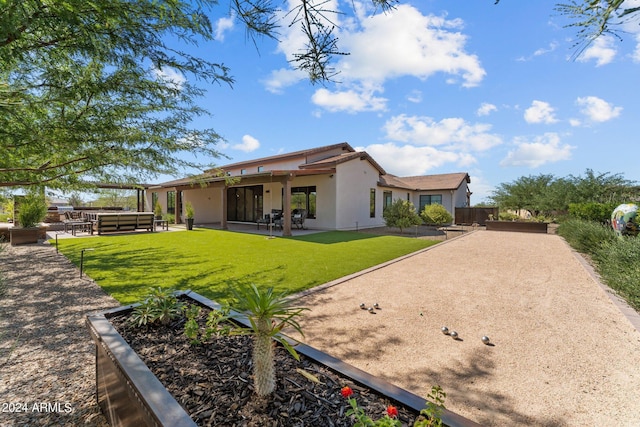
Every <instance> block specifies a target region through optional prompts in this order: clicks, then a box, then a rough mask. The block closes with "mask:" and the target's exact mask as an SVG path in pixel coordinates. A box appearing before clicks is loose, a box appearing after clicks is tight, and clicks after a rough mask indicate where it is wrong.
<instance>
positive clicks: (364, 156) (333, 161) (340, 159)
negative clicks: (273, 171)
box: [300, 151, 386, 175]
mask: <svg viewBox="0 0 640 427" xmlns="http://www.w3.org/2000/svg"><path fill="white" fill-rule="evenodd" d="M358 157H359V158H360V160H368V161H369V163H371V164H372V165H373V167H375V168H376V169H377V170H378V172H380V174H381V175H384V174H386V172H385V170H384V169H382V166H380V165H379V164H378V162H376V161H375V160H373V157H371V156H370V155H369V154H368V153H367V152H366V151H355V152H350V153H342V154H339V155H337V156H333V157H328V158H326V159H322V160H318V161H316V162H311V163H305V164H303V165H300V169H317V168H322V167H335V166H336V165H338V164H340V163H344V162H348V161H349V160H353V159H357V158H358Z"/></svg>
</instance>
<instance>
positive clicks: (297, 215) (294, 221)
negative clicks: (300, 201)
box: [291, 209, 307, 230]
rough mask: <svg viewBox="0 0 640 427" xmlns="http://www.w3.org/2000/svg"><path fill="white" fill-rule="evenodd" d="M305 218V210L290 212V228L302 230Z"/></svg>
mask: <svg viewBox="0 0 640 427" xmlns="http://www.w3.org/2000/svg"><path fill="white" fill-rule="evenodd" d="M306 218H307V210H306V209H294V210H293V212H291V226H292V227H293V226H294V225H295V226H296V228H297V229H299V230H300V229H302V230H303V229H304V220H305V219H306Z"/></svg>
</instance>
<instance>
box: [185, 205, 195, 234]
mask: <svg viewBox="0 0 640 427" xmlns="http://www.w3.org/2000/svg"><path fill="white" fill-rule="evenodd" d="M184 213H185V216H186V218H187V230H193V216H194V214H195V212H194V211H193V205H192V204H191V202H187V203H185V205H184Z"/></svg>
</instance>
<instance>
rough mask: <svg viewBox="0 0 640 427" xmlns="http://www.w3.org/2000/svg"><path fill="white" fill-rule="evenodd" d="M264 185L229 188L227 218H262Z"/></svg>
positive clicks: (245, 219) (229, 219) (234, 219)
mask: <svg viewBox="0 0 640 427" xmlns="http://www.w3.org/2000/svg"><path fill="white" fill-rule="evenodd" d="M263 203H264V198H263V194H262V185H253V186H249V187H231V188H228V189H227V220H228V221H243V222H255V221H256V220H257V219H258V218H262V210H263Z"/></svg>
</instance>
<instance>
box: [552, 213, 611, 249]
mask: <svg viewBox="0 0 640 427" xmlns="http://www.w3.org/2000/svg"><path fill="white" fill-rule="evenodd" d="M558 234H559V235H561V236H562V237H564V239H565V240H566V241H567V243H569V245H571V247H572V248H573V249H575V250H576V251H578V252H581V253H584V254H588V255H589V256H593V255H594V254H595V253H596V252H597V251H598V249H599V248H600V247H601V246H602V245H603V244H605V243H607V242H614V241H616V240H618V237H617V236H616V233H615V232H614V231H613V228H611V226H608V225H604V224H600V223H599V222H595V221H587V220H583V219H570V220H567V221H564V222H562V223H561V224H560V225H559V226H558Z"/></svg>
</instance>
